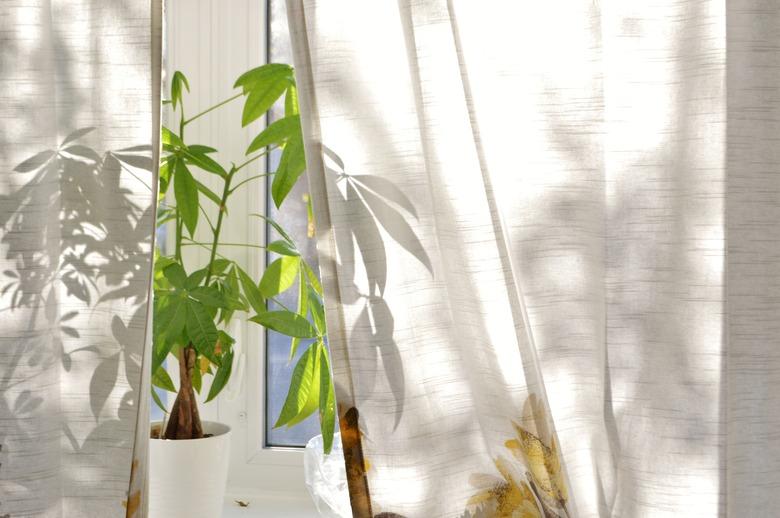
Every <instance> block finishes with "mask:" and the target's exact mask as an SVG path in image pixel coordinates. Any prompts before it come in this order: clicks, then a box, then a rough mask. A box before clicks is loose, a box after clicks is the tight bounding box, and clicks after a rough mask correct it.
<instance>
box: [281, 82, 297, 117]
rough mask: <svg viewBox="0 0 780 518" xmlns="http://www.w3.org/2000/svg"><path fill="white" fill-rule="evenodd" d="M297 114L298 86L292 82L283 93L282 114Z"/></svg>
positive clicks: (286, 115) (287, 115)
mask: <svg viewBox="0 0 780 518" xmlns="http://www.w3.org/2000/svg"><path fill="white" fill-rule="evenodd" d="M291 115H298V88H297V87H296V86H295V85H294V84H292V85H290V86H289V87H288V88H287V93H286V94H284V116H285V117H289V116H291Z"/></svg>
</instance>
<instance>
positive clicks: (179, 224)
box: [176, 209, 183, 264]
mask: <svg viewBox="0 0 780 518" xmlns="http://www.w3.org/2000/svg"><path fill="white" fill-rule="evenodd" d="M182 224H183V221H182V219H181V216H179V209H176V260H177V261H179V264H181V263H182V258H181V240H182V235H181V230H182V228H181V227H182Z"/></svg>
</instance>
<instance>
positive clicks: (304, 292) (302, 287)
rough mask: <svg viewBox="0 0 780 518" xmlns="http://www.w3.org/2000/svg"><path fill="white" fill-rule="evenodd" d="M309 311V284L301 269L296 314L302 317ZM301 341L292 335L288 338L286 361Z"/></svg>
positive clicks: (291, 356) (291, 359)
mask: <svg viewBox="0 0 780 518" xmlns="http://www.w3.org/2000/svg"><path fill="white" fill-rule="evenodd" d="M308 313H309V286H308V285H307V284H306V274H305V273H304V271H303V269H301V270H300V271H299V275H298V314H299V315H300V316H302V317H303V318H306V315H307V314H308ZM300 343H301V339H300V338H298V337H297V336H293V337H292V340H290V358H289V360H288V361H293V358H295V353H296V352H297V350H298V346H299V345H300Z"/></svg>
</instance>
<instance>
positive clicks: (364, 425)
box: [288, 0, 780, 518]
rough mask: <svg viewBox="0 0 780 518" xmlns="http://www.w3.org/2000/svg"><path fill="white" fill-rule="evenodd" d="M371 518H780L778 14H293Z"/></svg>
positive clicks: (683, 8) (404, 7)
mask: <svg viewBox="0 0 780 518" xmlns="http://www.w3.org/2000/svg"><path fill="white" fill-rule="evenodd" d="M288 15H289V23H290V28H291V34H292V38H293V47H294V51H295V64H296V69H297V73H298V84H299V86H300V91H301V104H302V107H303V108H304V110H303V111H302V113H303V114H304V130H305V134H306V140H307V142H306V151H307V160H308V164H309V175H310V184H311V190H312V199H313V201H314V205H315V211H316V217H317V224H318V250H319V253H320V259H321V268H322V272H321V273H322V276H323V281H324V286H325V289H326V297H325V299H326V304H327V315H328V328H329V339H330V346H331V351H332V355H333V369H334V376H335V381H336V385H337V387H336V388H337V399H338V405H339V415H340V420H341V421H340V426H341V431H342V441H343V446H344V453H345V461H346V469H347V474H348V478H349V481H350V495H351V501H352V508H353V512H354V515H355V516H357V517H361V518H362V517H367V516H372V515H373V516H386V517H387V516H403V517H421V518H422V517H460V516H487V517H493V516H496V517H510V516H511V517H542V516H545V517H567V516H581V517H632V518H634V517H663V516H669V517H679V516H685V517H713V516H729V517H741V516H771V515H773V514H775V513H776V512H777V511H776V510H777V509H778V508H780V491H778V489H780V441H778V432H779V431H780V413H779V412H778V408H780V391H778V390H777V387H778V386H780V323H779V322H780V319H778V314H780V253H778V250H780V225H778V221H779V220H780V146H778V145H777V139H778V136H779V135H780V133H779V132H778V130H780V122H778V121H780V5H778V4H777V3H776V2H769V1H762V0H729V1H727V2H723V1H717V0H696V1H694V0H658V1H654V2H650V3H648V2H622V1H613V0H599V1H590V0H585V1H581V2H571V1H568V0H552V1H545V2H533V3H529V2H514V1H509V0H507V1H500V0H496V1H492V0H491V1H486V2H472V1H468V0H417V1H411V0H399V1H398V2H380V1H364V0H353V1H342V2H326V1H321V0H289V1H288Z"/></svg>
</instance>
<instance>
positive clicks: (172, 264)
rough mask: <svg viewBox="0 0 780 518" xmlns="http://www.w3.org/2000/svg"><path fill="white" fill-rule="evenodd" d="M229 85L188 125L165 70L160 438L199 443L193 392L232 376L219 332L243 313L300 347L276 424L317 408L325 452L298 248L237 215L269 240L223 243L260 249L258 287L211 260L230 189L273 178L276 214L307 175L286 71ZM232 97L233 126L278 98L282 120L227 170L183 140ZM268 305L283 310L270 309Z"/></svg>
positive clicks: (327, 432) (320, 327) (157, 324)
mask: <svg viewBox="0 0 780 518" xmlns="http://www.w3.org/2000/svg"><path fill="white" fill-rule="evenodd" d="M234 87H235V88H236V89H238V90H239V91H238V92H237V93H235V95H233V96H232V97H229V98H228V99H225V100H224V101H222V102H219V103H217V104H215V105H214V106H211V107H209V108H207V109H205V110H203V111H201V112H200V113H197V114H195V115H192V116H190V117H187V116H186V115H185V106H184V100H185V99H184V98H185V92H189V89H190V86H189V82H188V81H187V78H186V77H185V76H184V75H183V74H182V73H181V72H176V73H175V74H174V75H173V77H172V80H171V92H170V99H169V100H166V101H164V104H166V105H170V107H171V108H172V109H173V112H174V114H175V115H176V117H177V119H178V128H175V130H174V129H171V128H166V127H163V128H162V147H163V156H162V158H161V162H160V174H159V199H160V204H159V209H158V220H157V225H158V227H162V226H165V227H166V229H167V230H168V231H169V232H171V233H172V234H173V236H174V238H173V246H172V250H170V251H169V253H163V252H162V251H161V250H160V249H159V248H158V249H156V250H155V263H154V346H153V358H152V365H151V368H152V383H153V384H154V386H156V387H159V388H161V389H164V390H167V391H170V392H173V393H175V394H176V398H175V400H174V403H173V406H172V407H171V408H170V411H168V410H167V409H166V407H165V406H164V405H163V404H162V401H161V400H160V398H159V397H158V396H157V394H156V393H155V392H154V390H153V391H152V396H153V398H154V400H155V402H156V403H157V405H159V406H160V408H161V409H163V411H164V412H165V417H166V419H165V420H164V422H163V426H162V427H161V429H160V430H159V431H158V432H157V433H158V436H159V437H160V438H165V439H197V438H201V437H203V427H202V425H201V420H200V417H199V412H198V400H197V398H196V396H195V394H196V393H198V394H200V393H201V388H202V387H203V386H205V384H204V383H203V379H204V377H206V376H210V377H211V383H210V384H209V385H208V387H209V388H208V392H207V393H206V394H204V395H203V396H205V401H211V400H212V399H214V398H215V397H217V396H218V395H219V393H220V391H222V389H223V388H224V387H225V385H226V384H227V382H228V380H229V379H230V375H231V371H232V368H233V356H234V352H233V345H234V343H235V339H234V338H233V337H232V336H231V335H230V333H229V332H228V329H229V327H228V325H229V324H230V322H231V320H232V319H234V318H236V317H237V315H238V314H245V315H246V316H247V317H248V319H249V320H250V321H252V322H254V323H255V324H258V325H261V326H264V327H266V328H268V329H273V330H275V331H277V332H280V333H282V334H285V335H287V336H289V337H290V338H291V344H290V360H291V361H292V360H293V359H294V358H296V356H298V354H297V352H298V351H297V349H298V348H299V346H300V345H301V343H302V340H305V341H306V343H310V345H309V346H308V347H307V348H306V350H305V351H303V352H302V354H300V356H299V359H298V360H297V363H296V365H295V367H294V369H293V375H292V380H291V383H290V387H289V390H288V395H287V398H286V401H285V404H284V406H283V408H282V410H281V413H280V415H279V417H278V419H277V421H276V424H275V426H276V427H279V426H293V425H295V424H297V423H299V422H300V421H302V420H303V419H305V418H306V417H308V416H309V415H312V414H313V413H315V412H318V413H319V419H320V424H321V429H322V435H323V438H324V444H325V450H326V451H330V448H331V445H332V442H333V431H334V426H335V401H334V394H333V387H332V383H331V375H330V361H329V357H328V350H327V348H326V346H325V341H326V338H325V337H326V328H325V315H324V310H323V304H322V287H321V285H320V283H319V281H318V279H317V275H316V274H315V272H314V271H313V270H312V268H311V267H310V266H309V265H308V264H307V263H306V261H305V260H304V259H303V257H302V256H301V254H300V253H299V252H298V249H297V247H296V245H295V242H294V241H293V239H292V238H291V237H290V235H289V234H288V233H287V232H285V231H284V229H283V228H282V227H281V226H280V225H279V224H278V223H277V222H276V221H274V220H272V219H271V218H269V217H267V216H265V215H262V214H246V215H245V217H256V218H260V219H261V220H262V221H261V223H262V222H266V223H267V224H268V225H270V226H271V227H273V228H274V229H275V230H276V232H277V233H278V235H279V236H280V239H279V240H277V241H273V242H271V243H268V244H267V246H260V245H257V244H250V243H246V244H241V243H238V244H237V243H229V245H230V246H246V247H250V248H252V249H256V248H265V249H267V251H270V252H274V253H275V254H277V255H278V258H277V259H275V260H274V261H272V262H271V263H270V264H268V265H267V267H266V268H265V271H264V272H263V274H262V277H261V278H260V279H255V278H252V276H251V275H250V274H249V273H247V271H246V269H245V267H244V266H242V265H241V264H239V263H238V262H236V261H234V260H231V259H228V258H227V257H225V256H223V255H222V254H220V248H221V247H224V246H227V245H228V244H226V243H224V242H223V241H222V240H221V238H222V235H221V234H222V230H223V226H224V221H225V217H226V215H227V214H228V212H229V210H230V200H231V196H232V195H233V194H234V193H236V192H237V191H238V190H239V189H246V188H249V187H250V186H252V185H256V184H255V182H256V181H259V180H262V179H265V178H266V177H268V176H272V177H273V179H272V182H271V195H272V198H273V201H274V203H275V204H276V206H277V207H278V208H280V209H281V210H283V203H284V201H285V199H286V197H287V195H288V194H289V193H290V191H291V189H292V188H293V186H294V185H295V183H296V182H297V181H298V180H299V179H300V177H301V175H302V173H303V171H304V169H305V167H306V160H305V157H304V152H303V138H302V135H301V124H300V118H299V114H298V100H297V94H296V86H295V78H294V75H293V68H292V67H291V66H289V65H285V64H277V63H272V64H267V65H263V66H261V67H258V68H254V69H252V70H249V71H248V72H246V73H244V74H242V75H241V76H240V77H239V78H238V79H237V80H236V82H235V85H234ZM239 100H243V103H244V107H243V112H242V125H243V126H244V127H246V126H247V125H249V124H250V123H252V122H254V121H256V120H257V119H259V118H261V117H262V116H264V115H265V114H266V112H267V111H268V110H269V109H270V108H271V107H272V106H273V105H274V104H275V103H276V102H277V101H278V102H283V103H284V117H283V118H281V119H279V120H277V121H275V122H273V123H271V124H270V125H268V126H267V127H266V128H265V129H263V130H262V131H261V132H260V133H259V134H258V135H257V136H255V137H254V139H253V140H252V142H251V144H250V145H249V147H248V149H247V150H246V153H245V156H243V157H241V159H240V160H239V161H238V163H230V164H229V165H227V164H222V163H219V162H218V161H217V160H216V159H215V158H214V154H215V153H216V151H217V150H216V149H214V148H213V147H209V146H208V145H205V144H202V143H192V142H190V141H189V140H188V138H187V136H186V130H187V126H188V125H189V124H191V123H192V122H194V121H195V120H198V119H200V118H201V117H205V116H207V115H208V114H210V113H212V112H214V111H215V110H218V109H220V108H221V107H223V106H225V105H228V104H229V103H232V102H236V101H239ZM274 149H281V158H280V160H279V165H278V167H277V169H276V170H275V171H270V172H268V173H265V174H251V173H249V169H248V168H247V166H248V165H250V164H252V163H253V162H255V161H256V160H259V159H260V158H262V157H264V156H266V155H267V154H268V153H270V152H271V151H272V150H274ZM206 176H216V177H217V178H218V179H219V182H220V183H219V185H221V189H216V192H215V191H214V190H211V189H210V188H209V187H207V185H206V183H209V182H203V181H202V180H203V179H204V178H205V177H206ZM209 205H210V207H209ZM209 213H211V214H212V217H209V215H208V214H209ZM214 213H216V216H214V215H213V214H214ZM242 217H243V216H242ZM204 225H205V226H206V227H208V233H207V235H208V236H210V239H206V240H204V239H202V238H200V239H197V238H196V236H195V231H196V229H198V228H200V227H202V226H204ZM202 233H203V232H202V231H201V234H202ZM199 235H200V234H199ZM187 246H198V247H203V248H205V249H206V250H208V257H209V259H208V262H207V263H206V264H198V265H194V264H185V261H184V258H183V255H182V248H183V247H187ZM287 290H293V291H295V292H296V293H295V296H296V297H297V307H296V308H294V309H289V308H287V307H285V306H284V305H283V304H281V303H280V302H279V301H278V300H277V297H278V296H279V294H280V293H282V292H285V291H287ZM269 301H273V302H275V303H276V306H278V307H280V308H282V309H278V310H269V308H268V302H269ZM166 359H168V361H167V362H166ZM171 362H176V363H178V367H179V368H178V377H179V384H178V387H177V386H176V385H175V384H174V382H173V379H172V377H171V375H170V374H169V372H168V370H167V368H166V367H167V366H168V365H170V364H171Z"/></svg>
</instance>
